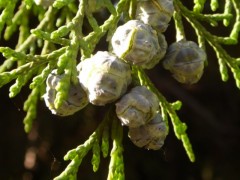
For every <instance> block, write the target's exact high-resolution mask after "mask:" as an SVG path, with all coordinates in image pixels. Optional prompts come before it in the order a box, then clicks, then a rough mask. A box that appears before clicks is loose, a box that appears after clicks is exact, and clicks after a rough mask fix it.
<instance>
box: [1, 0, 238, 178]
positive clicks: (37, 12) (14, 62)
mask: <svg viewBox="0 0 240 180" xmlns="http://www.w3.org/2000/svg"><path fill="white" fill-rule="evenodd" d="M222 2H223V1H221V3H220V2H218V0H211V1H210V4H209V5H210V7H211V10H212V11H213V12H214V13H212V14H206V13H204V12H205V10H204V7H205V4H206V3H207V2H206V0H194V6H193V10H190V9H188V8H187V7H186V6H185V5H184V4H183V1H181V0H174V7H175V12H174V16H173V20H174V22H175V27H176V41H179V40H181V39H186V36H185V33H184V23H183V22H182V21H183V19H185V20H186V21H187V22H188V23H189V24H190V25H191V26H192V28H193V29H194V31H195V33H196V37H197V40H198V44H199V46H200V47H201V48H203V49H204V50H206V43H208V44H209V45H210V46H211V47H212V48H213V50H214V51H215V53H216V57H217V59H218V64H219V71H220V76H221V78H222V80H223V81H227V80H228V78H229V74H230V73H232V75H233V78H234V79H235V82H236V86H237V87H238V88H240V69H239V64H240V63H239V62H240V58H237V57H232V56H231V55H230V54H228V52H227V50H225V48H224V47H225V45H236V44H238V39H239V31H240V3H239V1H238V0H225V1H224V4H223V3H222ZM94 3H95V4H94ZM208 3H209V2H208ZM19 4H20V3H19V1H18V0H9V1H6V0H0V36H2V37H0V38H4V39H5V40H11V38H12V37H13V35H15V34H17V35H18V41H16V45H15V48H10V47H0V52H1V53H2V55H3V56H4V57H5V60H4V62H1V65H0V87H2V86H4V85H6V84H8V83H11V82H13V81H15V82H14V84H12V85H11V87H10V89H9V91H10V93H9V97H10V98H12V97H15V96H16V95H17V94H18V93H19V92H20V91H21V89H22V87H23V86H26V85H28V84H30V85H29V87H30V89H31V93H30V95H29V96H28V99H27V100H26V101H25V103H24V111H26V117H25V118H24V120H23V122H24V128H25V131H26V132H29V131H30V130H31V127H32V123H33V121H34V119H35V118H36V115H37V104H38V100H39V99H40V98H41V96H42V94H43V93H44V89H45V80H46V78H47V76H48V75H49V73H50V72H51V71H52V70H53V69H56V68H57V70H58V74H62V73H65V75H66V76H64V78H63V79H62V80H61V81H60V83H59V84H58V86H57V88H56V90H57V95H56V101H55V105H56V107H59V106H61V104H62V103H63V102H64V100H66V99H67V96H68V93H67V92H68V89H69V86H70V82H73V83H76V82H77V70H76V64H77V63H78V62H79V60H78V59H77V57H78V55H79V54H80V56H81V60H84V59H85V58H88V57H90V56H91V55H92V54H93V52H94V51H95V48H96V45H97V44H98V43H99V41H100V40H101V39H102V38H103V37H104V36H107V38H106V40H107V41H109V40H110V39H111V37H112V34H113V33H114V31H115V29H116V28H117V25H118V22H119V21H120V18H121V17H122V19H123V20H124V21H127V20H129V19H132V18H134V13H135V12H134V8H135V6H136V0H119V1H118V3H117V4H116V6H114V5H113V3H112V2H111V1H110V0H98V1H95V0H81V1H74V0H56V1H54V3H53V5H52V6H49V7H47V8H46V7H41V6H38V5H36V4H35V2H34V1H33V0H23V1H21V4H20V5H19ZM17 5H19V7H17ZM101 10H106V11H108V12H109V13H110V16H109V18H108V19H106V20H105V21H104V22H103V24H101V25H100V24H99V22H98V20H97V19H96V17H95V12H98V11H101ZM221 10H223V12H222V13H219V12H220V11H221ZM32 14H33V15H34V21H37V20H38V25H37V27H35V28H34V29H32V26H33V25H32V24H31V19H30V15H32ZM84 20H86V21H87V22H88V24H89V26H90V29H92V31H90V32H88V33H83V25H84ZM220 23H223V25H224V26H226V27H227V26H232V27H230V29H231V32H230V33H229V36H225V37H222V36H219V35H215V34H213V33H212V32H211V31H210V30H209V29H208V28H207V27H208V26H205V24H209V25H210V26H212V27H217V26H218V25H219V24H220ZM0 41H1V40H0ZM1 45H2V43H1ZM109 49H111V47H109ZM209 60H210V59H209ZM206 64H207V63H206ZM132 74H133V79H134V83H135V84H137V85H139V84H140V85H144V86H147V87H148V88H149V89H150V90H151V91H153V92H154V93H155V94H156V95H157V96H158V99H159V105H160V108H161V114H162V117H163V120H164V121H165V122H166V123H167V124H168V123H169V122H168V121H171V123H172V125H173V130H174V133H175V135H176V137H177V139H179V140H181V141H182V143H183V147H184V148H185V150H186V153H187V155H188V157H189V159H190V161H192V162H194V160H195V156H194V153H193V149H192V146H191V143H190V140H189V138H188V136H187V133H186V130H187V125H186V124H185V123H184V122H181V120H180V119H179V117H178V115H177V113H176V111H177V110H180V108H181V102H180V101H176V102H173V103H170V102H168V101H167V99H166V98H165V97H164V95H163V94H162V93H161V92H160V91H159V90H158V89H157V88H156V87H155V86H154V84H153V83H152V82H151V80H150V79H149V78H148V76H147V75H146V74H145V72H144V70H143V69H141V68H139V67H136V66H132ZM113 109H114V108H113V107H111V108H110V109H109V111H108V112H107V113H106V114H105V118H104V119H103V121H102V122H101V123H100V124H99V127H98V128H97V129H96V130H95V131H94V132H93V133H92V135H90V136H89V138H88V139H87V140H86V141H85V142H84V143H83V144H81V145H79V146H78V147H77V148H75V149H73V150H70V151H69V152H68V153H67V154H66V155H65V157H64V160H70V161H71V162H70V163H69V165H68V166H67V167H66V169H65V170H64V171H63V172H62V173H61V174H60V175H59V176H58V177H56V178H55V179H77V172H78V167H79V166H80V164H81V161H82V159H83V158H84V157H85V155H86V154H87V153H89V151H90V150H92V154H93V156H92V165H93V171H94V172H95V171H97V170H98V168H99V165H100V160H101V153H102V156H103V157H104V158H105V157H107V156H108V155H109V148H110V143H109V140H110V137H111V141H112V149H111V152H110V164H109V173H108V179H113V177H114V179H124V162H123V154H122V153H123V145H122V137H123V130H122V126H121V125H120V122H119V121H118V120H117V118H116V116H115V114H114V112H113ZM168 128H169V127H168Z"/></svg>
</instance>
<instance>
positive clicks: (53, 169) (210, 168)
mask: <svg viewBox="0 0 240 180" xmlns="http://www.w3.org/2000/svg"><path fill="white" fill-rule="evenodd" d="M216 29H217V32H214V33H219V29H221V32H223V33H224V31H225V28H224V27H223V26H222V25H221V24H220V26H219V28H216ZM186 30H187V32H186V34H187V37H188V38H189V39H191V40H196V37H195V36H194V33H193V31H192V30H191V29H190V28H189V26H188V25H186ZM165 36H166V39H167V41H168V43H169V44H170V43H171V42H173V41H175V32H174V24H173V22H171V23H170V25H169V28H168V30H167V31H166V33H165ZM2 42H4V41H2ZM4 43H6V42H4ZM11 43H14V41H13V42H10V44H8V43H6V45H11ZM1 46H2V45H1ZM105 47H106V45H105V44H104V41H103V42H102V43H100V45H99V47H98V49H105ZM226 48H227V50H228V52H229V54H231V55H233V56H238V57H240V51H239V49H240V46H239V45H237V46H231V47H226ZM0 59H2V57H0ZM148 74H149V76H150V78H151V79H152V81H153V83H154V84H155V85H156V86H157V87H158V89H159V90H160V92H162V94H163V95H164V96H165V97H166V98H167V99H168V100H169V101H170V102H172V101H175V100H181V101H182V102H183V106H182V109H181V110H180V111H179V112H178V115H179V117H180V119H181V120H182V121H184V122H186V124H187V125H188V130H187V133H188V135H189V138H190V140H191V142H192V145H193V149H194V151H195V155H196V162H195V163H191V162H190V161H189V160H188V157H187V155H186V153H185V151H184V148H183V146H182V143H181V142H180V141H179V140H177V139H176V137H175V135H174V133H173V131H172V126H171V123H170V134H169V135H168V137H167V139H166V141H165V145H164V147H163V148H162V149H161V150H159V151H148V150H144V149H140V148H137V147H135V146H134V145H133V144H132V143H131V142H130V140H129V139H128V137H127V129H126V128H124V140H123V143H124V147H125V149H124V161H125V174H126V179H127V180H128V179H131V180H153V179H162V180H176V179H184V180H200V179H202V180H237V179H240V166H239V162H240V155H239V152H240V143H239V142H240V91H239V89H237V88H236V86H235V81H234V80H233V78H232V76H231V75H230V79H229V81H228V82H226V83H224V82H222V81H221V79H220V74H219V71H218V64H217V59H216V57H215V53H214V52H213V51H212V49H211V48H210V47H208V65H207V66H206V68H205V72H204V75H203V77H202V79H201V80H200V81H199V83H197V84H196V85H191V86H187V85H182V84H179V83H178V82H176V81H175V80H174V79H173V78H172V77H171V75H170V73H169V72H167V71H165V70H164V69H163V68H162V66H161V63H160V64H159V65H158V66H157V67H155V68H154V69H152V70H151V71H148ZM10 85H11V84H9V85H6V86H4V87H3V88H1V89H0V114H1V116H0V179H4V180H5V179H6V180H8V179H13V180H18V179H23V180H31V179H34V180H45V179H52V178H53V177H55V176H56V175H58V174H59V173H60V172H62V170H63V169H64V168H65V167H66V165H67V164H68V163H69V162H65V161H63V156H64V155H65V154H66V152H67V151H68V150H70V149H72V148H75V147H76V146H78V145H79V144H82V143H83V142H84V141H85V140H86V139H87V138H88V136H89V135H90V134H91V133H92V132H93V131H94V130H95V129H96V127H97V125H98V124H99V122H100V121H101V120H102V117H103V114H104V113H103V112H105V110H106V109H105V108H104V107H95V106H92V105H88V106H87V107H86V108H85V109H84V110H82V111H80V112H78V113H76V114H75V115H73V116H69V117H65V118H62V117H57V116H54V115H52V114H51V113H50V111H49V110H48V109H47V108H46V107H45V105H44V102H42V101H41V102H39V104H38V116H37V119H36V120H35V123H34V126H33V130H32V131H31V133H30V134H26V133H25V132H24V130H23V123H22V120H23V118H24V116H25V113H24V112H23V110H22V107H23V103H24V101H25V99H26V98H27V96H28V93H29V90H28V88H27V87H26V88H24V89H23V91H22V92H21V93H20V94H19V95H18V96H17V97H16V98H13V99H10V98H9V97H8V93H9V92H8V89H9V87H10ZM27 155H28V156H30V157H31V158H30V159H32V160H34V159H35V161H33V162H26V156H27ZM90 162H91V152H90V153H89V154H88V155H87V157H86V158H84V160H83V162H82V165H81V166H80V168H79V178H78V179H84V180H85V179H86V180H95V179H99V180H101V179H106V177H107V172H108V163H109V158H106V159H104V158H102V159H101V163H100V169H99V171H98V172H96V173H94V172H93V171H92V166H91V163H90ZM31 163H32V166H31Z"/></svg>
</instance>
